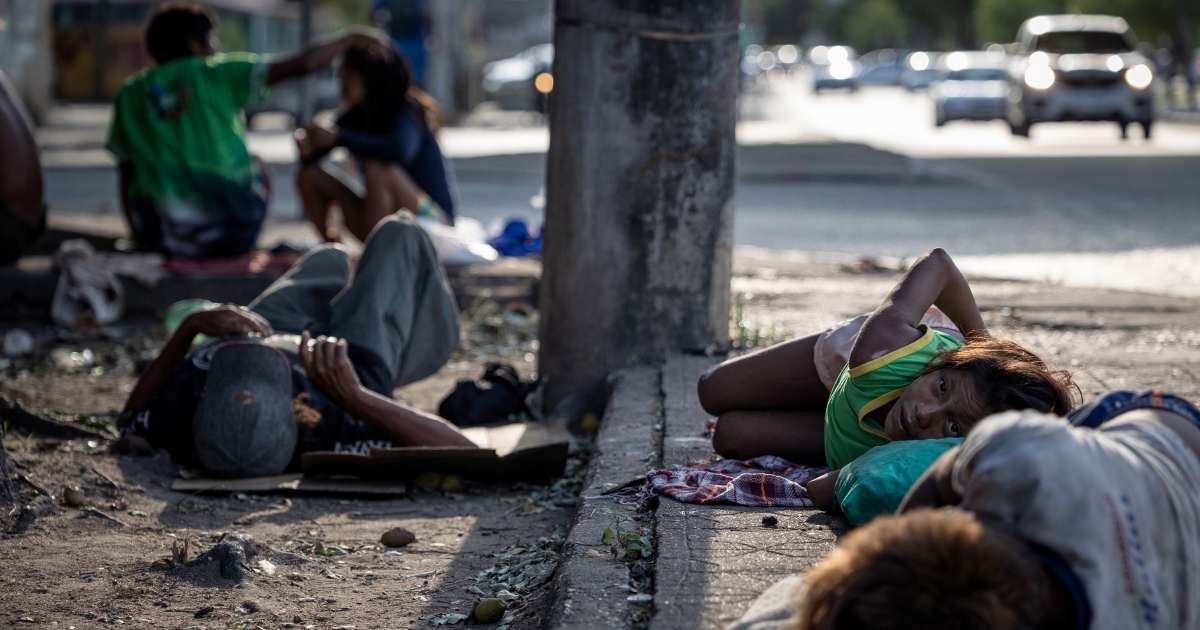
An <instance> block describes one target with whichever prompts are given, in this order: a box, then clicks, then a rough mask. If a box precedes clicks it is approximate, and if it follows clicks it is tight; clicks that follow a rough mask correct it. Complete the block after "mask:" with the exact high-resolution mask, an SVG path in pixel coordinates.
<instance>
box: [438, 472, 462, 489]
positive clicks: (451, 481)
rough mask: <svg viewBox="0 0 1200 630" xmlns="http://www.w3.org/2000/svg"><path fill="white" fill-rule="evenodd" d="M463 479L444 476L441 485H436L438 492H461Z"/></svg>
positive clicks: (456, 476) (455, 476)
mask: <svg viewBox="0 0 1200 630" xmlns="http://www.w3.org/2000/svg"><path fill="white" fill-rule="evenodd" d="M462 489H463V479H462V477H459V476H458V475H446V476H445V477H443V478H442V483H441V484H439V485H438V490H441V491H442V492H462Z"/></svg>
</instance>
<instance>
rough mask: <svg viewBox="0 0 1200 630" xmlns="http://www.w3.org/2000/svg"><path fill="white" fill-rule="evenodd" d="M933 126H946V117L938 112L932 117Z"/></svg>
mask: <svg viewBox="0 0 1200 630" xmlns="http://www.w3.org/2000/svg"><path fill="white" fill-rule="evenodd" d="M933 126H934V127H944V126H946V116H944V115H943V114H942V113H941V112H938V113H937V114H936V115H935V116H934V117H933Z"/></svg>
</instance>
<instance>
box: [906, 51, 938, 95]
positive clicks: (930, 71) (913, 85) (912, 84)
mask: <svg viewBox="0 0 1200 630" xmlns="http://www.w3.org/2000/svg"><path fill="white" fill-rule="evenodd" d="M940 56H941V53H936V52H929V51H925V50H918V51H917V52H914V53H909V54H908V56H906V57H905V58H904V69H903V71H902V72H901V73H900V85H902V86H904V89H906V90H908V91H909V92H915V91H917V90H924V89H925V88H928V87H929V84H930V83H932V82H933V75H934V67H935V66H936V65H937V61H938V57H940Z"/></svg>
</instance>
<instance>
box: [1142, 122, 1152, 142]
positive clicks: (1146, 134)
mask: <svg viewBox="0 0 1200 630" xmlns="http://www.w3.org/2000/svg"><path fill="white" fill-rule="evenodd" d="M1152 126H1153V122H1152V121H1149V120H1143V121H1142V137H1143V138H1145V139H1147V140H1149V139H1150V129H1151V127H1152Z"/></svg>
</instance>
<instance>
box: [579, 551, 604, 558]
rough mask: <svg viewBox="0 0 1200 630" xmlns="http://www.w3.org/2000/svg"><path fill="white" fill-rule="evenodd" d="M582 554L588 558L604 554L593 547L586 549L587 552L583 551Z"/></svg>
mask: <svg viewBox="0 0 1200 630" xmlns="http://www.w3.org/2000/svg"><path fill="white" fill-rule="evenodd" d="M584 555H585V556H587V557H589V558H599V557H600V556H603V555H604V554H602V553H600V552H599V551H596V550H595V549H588V550H587V553H585V554H584Z"/></svg>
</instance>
